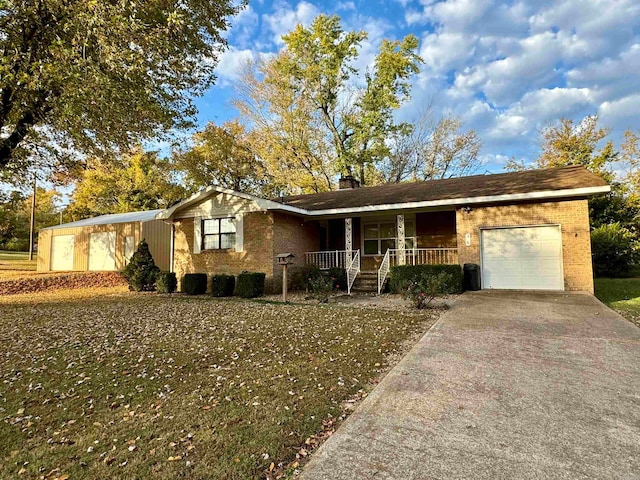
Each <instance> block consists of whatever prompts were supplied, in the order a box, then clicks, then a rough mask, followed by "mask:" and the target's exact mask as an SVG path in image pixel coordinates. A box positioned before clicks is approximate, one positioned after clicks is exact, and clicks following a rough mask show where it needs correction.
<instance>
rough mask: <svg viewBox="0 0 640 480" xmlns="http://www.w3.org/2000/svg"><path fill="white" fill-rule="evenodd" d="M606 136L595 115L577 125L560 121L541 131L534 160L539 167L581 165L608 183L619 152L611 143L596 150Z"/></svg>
mask: <svg viewBox="0 0 640 480" xmlns="http://www.w3.org/2000/svg"><path fill="white" fill-rule="evenodd" d="M607 135H609V129H608V128H602V127H600V126H599V125H598V116H597V115H590V116H587V117H585V118H584V119H582V121H580V122H578V123H576V122H574V121H573V120H571V119H568V118H561V119H560V120H559V121H558V122H557V123H555V124H551V125H548V126H547V127H545V128H544V129H543V130H542V131H541V132H540V149H541V153H540V156H539V157H538V159H537V164H538V167H539V168H548V167H562V166H566V165H582V166H584V167H586V168H588V169H589V170H591V171H592V172H594V173H597V174H598V175H601V176H602V177H604V178H605V179H607V180H612V174H611V163H612V162H614V161H615V160H616V159H617V157H618V155H619V153H618V152H617V151H616V150H615V148H614V146H613V142H611V141H608V142H606V143H605V144H604V146H602V148H599V145H600V143H601V141H602V140H604V139H605V138H606V137H607Z"/></svg>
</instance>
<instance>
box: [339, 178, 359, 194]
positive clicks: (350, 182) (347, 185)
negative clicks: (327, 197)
mask: <svg viewBox="0 0 640 480" xmlns="http://www.w3.org/2000/svg"><path fill="white" fill-rule="evenodd" d="M351 188H360V182H359V181H358V180H356V179H355V178H353V176H352V175H345V176H344V177H340V181H339V183H338V189H339V190H349V189H351Z"/></svg>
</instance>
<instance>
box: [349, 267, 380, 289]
mask: <svg viewBox="0 0 640 480" xmlns="http://www.w3.org/2000/svg"><path fill="white" fill-rule="evenodd" d="M351 291H352V292H359V293H371V292H373V293H377V292H378V274H377V273H376V272H360V273H359V274H358V276H357V277H356V280H355V281H354V282H353V287H351Z"/></svg>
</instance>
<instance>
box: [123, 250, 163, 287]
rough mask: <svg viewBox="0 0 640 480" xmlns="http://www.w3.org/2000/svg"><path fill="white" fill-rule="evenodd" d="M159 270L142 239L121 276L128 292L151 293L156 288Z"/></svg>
mask: <svg viewBox="0 0 640 480" xmlns="http://www.w3.org/2000/svg"><path fill="white" fill-rule="evenodd" d="M159 273H160V269H159V268H158V267H157V266H156V262H154V261H153V257H152V256H151V252H150V251H149V245H148V244H147V242H146V241H145V240H144V239H142V241H141V242H140V243H139V244H138V248H137V249H136V252H135V253H134V254H133V257H131V261H130V262H129V264H128V265H127V266H126V267H124V270H123V271H122V275H124V278H126V279H127V282H128V283H129V290H133V291H135V292H141V291H152V290H154V289H155V287H156V276H157V275H158V274H159Z"/></svg>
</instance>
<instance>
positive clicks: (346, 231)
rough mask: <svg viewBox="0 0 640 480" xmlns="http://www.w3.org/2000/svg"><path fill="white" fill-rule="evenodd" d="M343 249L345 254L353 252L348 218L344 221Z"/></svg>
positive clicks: (350, 225)
mask: <svg viewBox="0 0 640 480" xmlns="http://www.w3.org/2000/svg"><path fill="white" fill-rule="evenodd" d="M344 249H345V250H346V251H347V252H350V251H351V250H353V228H352V223H351V219H350V218H345V219H344Z"/></svg>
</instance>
